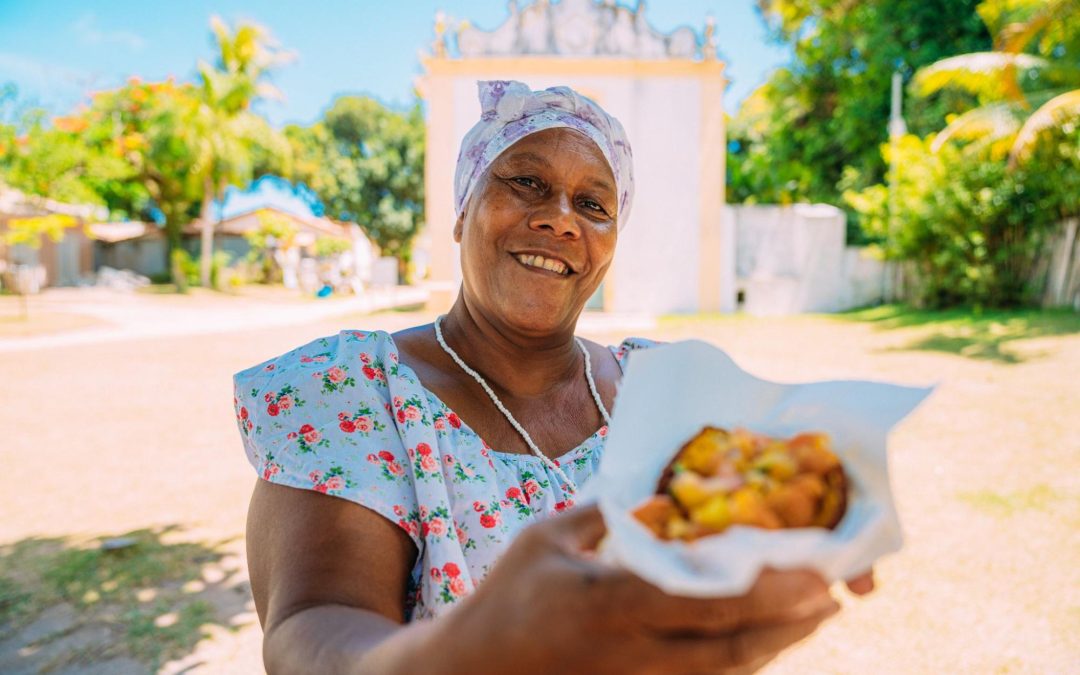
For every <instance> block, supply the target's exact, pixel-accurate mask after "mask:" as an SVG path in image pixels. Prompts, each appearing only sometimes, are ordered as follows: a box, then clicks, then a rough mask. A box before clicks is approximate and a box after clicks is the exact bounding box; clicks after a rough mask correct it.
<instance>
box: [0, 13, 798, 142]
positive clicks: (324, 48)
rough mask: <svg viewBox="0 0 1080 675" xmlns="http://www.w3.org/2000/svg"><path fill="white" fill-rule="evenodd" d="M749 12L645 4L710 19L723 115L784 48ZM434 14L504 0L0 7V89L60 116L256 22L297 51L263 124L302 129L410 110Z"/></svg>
mask: <svg viewBox="0 0 1080 675" xmlns="http://www.w3.org/2000/svg"><path fill="white" fill-rule="evenodd" d="M620 3H621V4H624V5H627V4H629V5H631V6H632V5H634V4H635V3H636V0H620ZM519 4H521V5H523V6H524V5H526V4H529V2H528V0H519ZM753 6H754V0H652V2H647V3H646V16H647V17H648V18H649V21H650V22H651V23H652V25H653V26H654V27H656V28H657V29H659V30H662V31H670V30H671V29H673V28H675V27H676V26H679V25H684V24H686V25H690V26H692V27H694V28H695V29H697V30H699V31H700V30H701V28H702V26H703V25H704V22H705V17H706V15H708V14H710V13H711V14H712V15H713V16H714V17H716V20H717V31H716V34H717V40H718V42H719V45H720V49H721V52H722V55H723V57H724V58H725V60H726V61H727V64H728V65H727V73H728V76H729V78H730V79H731V80H732V82H731V85H730V88H729V90H728V93H727V96H726V107H727V109H728V110H729V111H731V112H734V111H735V109H736V108H737V103H738V102H739V101H741V100H742V98H743V97H745V96H746V94H748V93H749V92H750V91H752V90H753V89H754V88H755V87H756V86H757V85H758V84H760V83H761V82H763V81H764V80H765V78H766V77H767V75H768V73H769V72H770V71H771V70H772V69H773V68H775V67H776V66H778V65H780V64H782V63H783V62H785V61H786V60H787V59H788V56H789V50H788V49H787V48H786V47H783V46H779V45H775V44H771V43H769V42H768V40H767V39H766V35H765V30H764V27H763V26H762V23H761V20H760V19H759V17H758V15H757V14H756V12H755V10H754V8H753ZM437 10H443V11H445V12H446V13H447V14H449V15H451V16H453V17H455V18H458V19H468V20H469V21H470V22H471V23H472V24H473V25H476V26H479V27H480V28H485V29H490V28H493V27H495V26H496V25H498V24H499V23H501V22H502V20H503V19H504V18H505V17H506V15H507V11H506V2H505V1H504V0H397V1H394V0H386V1H384V2H375V1H373V0H351V1H348V0H335V1H324V0H309V1H308V2H304V3H295V2H289V3H283V2H252V1H247V2H244V1H240V0H217V1H214V2H209V1H205V0H184V1H181V2H147V1H146V0H141V1H139V2H135V1H133V0H111V1H107V2H106V1H104V0H97V1H95V0H82V1H76V0H43V1H33V0H0V83H3V82H9V81H11V82H15V84H16V85H17V86H18V87H19V90H20V99H22V100H24V101H31V102H35V103H38V104H40V105H43V106H45V107H47V108H49V109H50V110H52V111H54V112H62V111H65V110H67V109H70V107H72V106H73V105H75V104H76V103H78V102H79V101H82V100H84V99H85V95H86V93H87V92H88V91H91V90H95V89H103V88H108V87H112V86H116V85H118V84H120V83H122V82H123V81H124V80H125V79H126V78H127V77H129V76H132V75H137V76H140V77H142V78H143V79H147V80H156V79H163V78H165V77H167V76H169V75H174V76H176V77H177V78H178V79H190V78H191V77H193V75H194V72H195V64H196V62H197V60H198V59H200V58H205V59H210V58H212V55H213V52H212V48H211V43H210V32H209V28H208V25H209V17H210V15H211V14H218V15H220V16H222V17H223V18H225V19H226V20H229V21H235V20H238V19H251V20H255V21H258V22H259V23H262V24H263V25H265V26H267V27H269V28H270V29H271V30H272V31H273V32H274V34H275V35H276V36H277V38H278V39H279V41H280V42H281V43H282V44H283V45H284V46H285V47H287V48H289V49H292V50H294V51H296V52H297V53H298V59H297V60H296V62H294V63H293V64H291V65H288V66H285V67H284V68H283V69H282V70H281V71H280V72H279V73H278V74H277V75H276V76H275V78H274V82H275V83H276V84H277V85H278V87H279V88H280V89H281V90H282V91H283V92H284V93H285V95H286V99H287V100H286V101H284V102H282V103H276V102H275V103H268V104H266V105H264V106H263V108H262V110H263V112H264V113H265V114H266V115H267V116H268V117H269V118H270V120H271V121H272V122H273V123H275V124H279V125H280V124H283V123H287V122H299V123H304V124H306V123H310V122H312V121H314V120H315V119H316V118H317V117H318V116H319V114H320V112H321V111H322V110H323V109H324V108H325V107H326V106H327V105H328V104H329V102H330V101H331V99H332V98H333V96H334V95H336V94H339V93H368V94H372V95H374V96H376V97H378V98H380V99H382V100H383V101H386V102H388V103H399V104H400V103H405V102H408V101H410V100H411V96H412V82H413V79H414V78H415V77H416V76H417V75H418V74H419V72H420V65H419V61H418V58H417V52H418V51H419V50H420V49H424V48H426V47H427V45H428V44H429V43H430V42H431V39H432V37H433V32H432V25H433V16H434V14H435V12H436V11H437Z"/></svg>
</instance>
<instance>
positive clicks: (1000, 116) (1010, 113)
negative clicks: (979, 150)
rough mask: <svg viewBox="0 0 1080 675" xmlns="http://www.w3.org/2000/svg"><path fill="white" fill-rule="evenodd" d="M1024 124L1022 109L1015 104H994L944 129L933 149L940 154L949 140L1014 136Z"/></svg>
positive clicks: (983, 107) (969, 114) (970, 111)
mask: <svg viewBox="0 0 1080 675" xmlns="http://www.w3.org/2000/svg"><path fill="white" fill-rule="evenodd" d="M1022 124H1023V110H1022V108H1021V107H1020V106H1017V105H1016V104H1014V103H993V104H990V105H985V106H982V107H980V108H974V109H972V110H969V111H967V112H966V113H964V114H963V115H960V116H959V117H957V118H956V119H954V120H953V121H952V122H950V123H949V125H948V126H946V127H945V128H944V129H942V130H941V133H939V134H938V135H937V136H936V137H935V138H934V142H933V143H932V144H931V146H930V151H931V152H937V151H938V150H940V149H941V148H942V146H944V145H945V144H946V143H948V142H949V141H953V140H960V141H976V140H986V141H991V142H992V141H995V140H999V139H1002V138H1005V137H1008V136H1012V135H1013V134H1015V133H1016V132H1017V130H1018V129H1020V127H1021V125H1022Z"/></svg>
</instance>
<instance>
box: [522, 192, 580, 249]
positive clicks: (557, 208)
mask: <svg viewBox="0 0 1080 675" xmlns="http://www.w3.org/2000/svg"><path fill="white" fill-rule="evenodd" d="M529 227H531V228H532V229H534V230H541V231H547V232H549V233H551V234H553V235H555V236H556V237H559V238H563V237H569V238H571V239H576V238H577V237H578V236H580V235H581V228H580V227H579V226H578V223H577V217H576V214H575V213H574V206H573V204H572V203H571V200H570V196H569V195H568V194H566V193H564V192H558V193H553V194H552V195H551V198H550V199H548V200H547V202H546V203H545V204H544V206H543V208H541V209H540V210H539V211H537V212H536V214H535V215H534V216H533V218H532V220H531V222H530V223H529Z"/></svg>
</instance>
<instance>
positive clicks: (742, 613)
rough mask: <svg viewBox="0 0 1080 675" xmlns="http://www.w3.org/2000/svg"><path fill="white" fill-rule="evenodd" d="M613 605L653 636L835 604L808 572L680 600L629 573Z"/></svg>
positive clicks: (773, 573) (769, 575)
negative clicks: (723, 594)
mask: <svg viewBox="0 0 1080 675" xmlns="http://www.w3.org/2000/svg"><path fill="white" fill-rule="evenodd" d="M613 592H614V593H615V594H616V595H617V596H618V597H616V598H613V601H614V602H615V603H617V604H616V606H618V607H620V608H625V609H624V611H627V612H631V613H633V614H634V615H636V617H637V620H638V622H639V623H640V624H641V625H642V626H643V627H645V628H646V629H648V630H651V631H655V632H659V633H680V632H695V633H724V632H728V631H732V630H737V629H743V628H747V627H752V626H760V625H764V624H768V623H773V622H778V621H791V620H796V619H805V618H806V617H808V616H814V615H816V614H817V613H818V612H820V611H822V610H823V609H827V608H830V607H832V606H834V605H835V604H836V603H835V602H834V601H833V599H832V598H831V597H830V596H829V589H828V586H827V585H826V584H825V582H824V581H823V580H822V579H821V577H820V576H818V575H817V573H815V572H812V571H810V570H789V571H778V570H771V569H767V570H765V571H763V572H762V573H761V575H760V576H759V577H758V580H757V582H755V584H754V586H753V587H752V588H751V589H750V591H749V592H748V593H747V594H746V595H743V596H739V597H734V598H684V597H677V596H672V595H668V594H666V593H664V592H663V591H661V590H659V589H658V588H656V587H655V586H652V585H650V584H648V583H646V582H645V581H642V580H641V579H639V578H638V577H635V576H633V575H631V574H630V573H622V574H621V575H620V578H619V580H618V583H617V584H613Z"/></svg>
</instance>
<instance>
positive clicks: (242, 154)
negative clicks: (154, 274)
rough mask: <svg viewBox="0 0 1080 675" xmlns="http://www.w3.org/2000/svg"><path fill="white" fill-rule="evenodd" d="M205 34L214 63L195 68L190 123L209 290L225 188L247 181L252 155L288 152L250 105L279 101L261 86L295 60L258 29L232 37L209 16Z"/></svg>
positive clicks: (241, 28)
mask: <svg viewBox="0 0 1080 675" xmlns="http://www.w3.org/2000/svg"><path fill="white" fill-rule="evenodd" d="M210 28H211V30H212V31H213V34H214V39H215V42H216V43H217V50H218V58H217V62H216V63H214V64H213V65H211V64H208V63H206V62H200V63H199V76H200V88H199V92H200V95H199V105H198V107H197V109H196V111H195V119H194V126H195V128H196V129H197V130H198V136H199V141H198V157H199V159H198V161H197V162H196V169H195V170H196V173H197V174H198V175H199V176H200V178H201V182H202V185H203V204H202V209H201V215H200V220H201V223H202V229H201V239H202V241H201V249H200V250H201V254H200V269H199V276H200V280H201V282H202V285H203V286H209V285H210V271H211V259H212V256H213V248H214V228H215V225H216V221H217V218H215V214H214V209H213V206H214V202H216V201H218V200H220V199H221V198H222V196H223V195H224V192H225V188H226V187H228V186H229V185H244V184H246V183H247V182H248V181H249V180H250V179H251V178H252V174H253V164H254V159H253V158H254V153H255V151H256V150H257V149H262V150H263V151H264V152H265V153H267V154H269V155H272V156H274V155H276V156H278V157H283V156H285V155H287V153H288V152H289V147H288V143H287V142H286V141H285V139H284V137H283V136H281V134H279V133H278V132H277V131H275V130H273V129H271V128H270V126H269V125H268V124H267V123H266V120H264V119H263V118H262V117H260V116H258V115H256V114H255V113H253V112H252V111H251V105H252V103H253V102H255V101H256V100H258V99H262V98H272V99H280V98H282V95H281V92H280V91H279V90H278V89H277V88H276V87H274V86H273V85H272V84H270V83H269V82H267V81H266V80H267V77H268V75H269V74H270V72H271V71H272V70H274V69H275V68H277V67H278V66H280V65H283V64H285V63H288V62H290V61H292V60H293V58H294V57H295V55H294V54H293V53H292V52H289V51H286V50H283V49H282V48H281V47H280V46H279V45H278V43H277V42H276V41H275V40H274V38H273V36H272V35H271V33H270V31H269V30H268V29H266V28H264V27H262V26H259V25H257V24H251V23H244V24H239V25H238V26H237V27H236V30H235V31H233V30H230V28H229V26H228V25H226V24H225V22H224V21H222V20H221V19H220V18H219V17H216V16H214V17H211V19H210Z"/></svg>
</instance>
